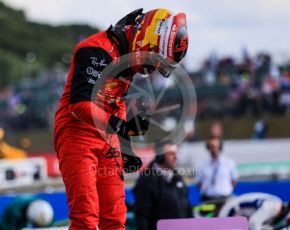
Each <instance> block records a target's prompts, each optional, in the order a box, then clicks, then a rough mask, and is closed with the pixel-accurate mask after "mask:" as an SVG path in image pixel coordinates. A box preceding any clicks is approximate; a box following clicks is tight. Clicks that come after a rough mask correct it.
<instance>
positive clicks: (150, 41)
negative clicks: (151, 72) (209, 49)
mask: <svg viewBox="0 0 290 230" xmlns="http://www.w3.org/2000/svg"><path fill="white" fill-rule="evenodd" d="M187 48H188V33H187V25H186V16H185V14H184V13H178V14H174V13H173V12H171V11H169V10H167V9H155V10H151V11H149V12H147V13H145V14H143V15H140V16H139V17H138V18H137V19H136V25H135V30H134V32H133V38H132V43H131V51H132V55H133V57H132V60H133V65H134V66H135V67H137V68H138V67H139V68H142V65H143V64H144V63H145V62H146V58H148V56H147V55H145V54H144V53H146V52H148V51H149V52H154V53H155V54H157V57H158V58H157V59H158V60H154V62H155V64H154V65H155V67H156V68H157V69H158V71H159V72H160V73H161V74H162V75H164V76H165V77H168V76H169V75H170V74H171V71H172V70H173V69H175V68H176V64H177V63H178V62H180V61H181V59H182V58H183V57H184V56H185V54H186V51H187ZM155 59H156V58H155Z"/></svg>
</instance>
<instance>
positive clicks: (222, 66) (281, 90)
mask: <svg viewBox="0 0 290 230" xmlns="http://www.w3.org/2000/svg"><path fill="white" fill-rule="evenodd" d="M191 77H192V80H193V82H194V84H195V86H196V90H197V96H198V105H197V106H198V115H199V117H200V118H203V117H239V116H245V115H246V116H261V115H264V114H269V115H289V114H290V63H288V64H285V65H280V66H279V65H277V64H275V63H274V62H273V60H272V57H271V56H270V55H269V54H267V53H259V54H257V55H256V56H254V57H250V56H249V55H248V53H247V51H246V50H244V51H243V55H242V58H241V59H240V60H237V59H235V58H233V57H225V58H221V59H219V58H217V55H216V54H212V55H211V56H210V57H209V58H208V59H207V60H206V61H205V62H204V63H203V66H202V68H201V69H200V71H198V72H195V73H193V74H191Z"/></svg>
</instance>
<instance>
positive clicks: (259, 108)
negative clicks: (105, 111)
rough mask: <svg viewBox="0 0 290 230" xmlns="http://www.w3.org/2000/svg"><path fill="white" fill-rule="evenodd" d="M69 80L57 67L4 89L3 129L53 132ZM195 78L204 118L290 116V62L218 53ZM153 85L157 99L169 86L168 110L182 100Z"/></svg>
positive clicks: (142, 82) (0, 103)
mask: <svg viewBox="0 0 290 230" xmlns="http://www.w3.org/2000/svg"><path fill="white" fill-rule="evenodd" d="M66 77H67V72H66V71H65V70H61V69H58V68H55V69H53V70H50V71H44V72H42V73H41V74H35V73H31V74H30V76H29V77H27V78H25V80H24V81H23V82H21V83H18V84H16V85H11V86H9V87H6V88H4V89H2V90H0V108H1V109H0V117H1V119H0V124H1V126H3V127H9V128H12V129H13V128H14V129H19V128H21V129H27V128H47V127H50V126H51V124H52V120H53V115H54V111H55V109H56V106H57V103H58V98H59V97H60V96H61V94H62V91H63V85H64V83H65V80H66ZM190 78H191V80H192V81H193V83H194V86H195V90H196V95H197V102H198V103H197V111H196V112H197V118H199V119H206V118H224V117H242V116H250V117H262V116H263V115H265V114H268V115H282V116H288V115H289V114H290V63H289V64H285V65H280V66H278V65H277V64H275V63H274V62H273V60H272V57H271V56H270V55H268V54H266V53H260V54H257V55H256V56H255V57H250V56H249V55H248V54H247V52H246V51H244V52H243V58H241V59H239V60H238V59H235V58H233V57H226V58H218V57H217V55H215V54H212V55H210V57H209V58H207V59H206V60H205V61H204V63H203V64H202V66H201V67H200V69H199V70H198V71H196V72H192V73H190ZM150 84H151V86H152V89H153V90H154V92H155V93H156V94H157V92H160V91H161V89H162V87H163V86H164V85H166V87H167V91H166V93H165V94H164V97H163V98H162V100H161V102H160V103H161V104H162V105H163V106H168V105H169V104H171V105H172V103H180V101H182V95H181V93H180V89H179V88H178V87H176V86H175V85H174V84H175V83H174V81H172V80H170V79H162V78H161V77H154V78H152V80H151V83H150ZM136 85H137V86H138V85H139V86H141V87H142V88H145V89H148V90H150V88H149V87H151V86H150V85H148V81H147V80H146V79H142V78H141V79H139V82H137V83H136ZM135 90H136V87H135ZM178 90H179V92H178ZM132 91H133V92H134V89H133V90H132ZM157 95H158V94H157ZM151 100H152V98H150V97H146V96H145V97H144V98H143V100H141V101H142V105H141V107H142V106H143V107H144V109H146V107H148V106H149V107H150V106H151V107H152V103H153V104H154V102H152V101H151ZM138 103H139V102H138ZM168 103H169V104H168ZM181 106H182V105H181ZM153 107H154V106H153ZM139 108H140V107H139ZM141 109H142V108H141ZM193 109H194V108H193ZM180 112H181V110H180V109H179V110H177V109H175V110H173V111H170V112H169V111H168V112H167V113H166V112H165V113H164V114H163V115H162V116H161V118H160V120H164V117H174V118H175V119H177V120H178V117H179V116H181V114H180Z"/></svg>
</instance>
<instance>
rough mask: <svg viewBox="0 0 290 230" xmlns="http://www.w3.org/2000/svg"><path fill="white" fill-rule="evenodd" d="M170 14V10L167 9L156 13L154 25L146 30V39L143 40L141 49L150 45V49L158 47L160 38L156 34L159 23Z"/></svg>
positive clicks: (153, 20)
mask: <svg viewBox="0 0 290 230" xmlns="http://www.w3.org/2000/svg"><path fill="white" fill-rule="evenodd" d="M169 13H170V11H169V10H166V9H159V10H157V11H156V13H155V15H154V17H153V19H152V23H151V25H150V26H148V27H147V28H146V32H145V36H144V39H143V40H142V43H141V47H144V46H146V45H147V44H150V47H156V46H158V37H159V35H158V34H157V33H156V29H157V26H158V23H159V22H160V21H162V20H164V19H166V18H167V16H168V14H169Z"/></svg>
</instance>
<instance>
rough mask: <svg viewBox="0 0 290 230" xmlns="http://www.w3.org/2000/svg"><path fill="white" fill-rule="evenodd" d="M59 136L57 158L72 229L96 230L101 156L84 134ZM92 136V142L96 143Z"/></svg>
mask: <svg viewBox="0 0 290 230" xmlns="http://www.w3.org/2000/svg"><path fill="white" fill-rule="evenodd" d="M79 138H80V139H77V138H74V136H73V135H72V136H70V137H68V136H67V137H66V138H65V136H60V142H62V144H61V145H60V147H59V149H58V150H59V151H58V158H59V162H60V171H61V173H62V176H63V181H64V184H65V188H66V195H67V200H68V205H69V219H70V228H69V229H70V230H79V229H88V230H90V229H92V230H93V229H94V230H96V226H97V225H98V222H99V204H98V193H97V188H96V184H97V167H98V159H97V156H96V154H95V151H94V148H95V146H92V145H87V144H88V143H86V144H84V143H83V141H82V137H79ZM96 141H97V140H96V139H93V138H92V139H91V142H92V143H94V142H96Z"/></svg>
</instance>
